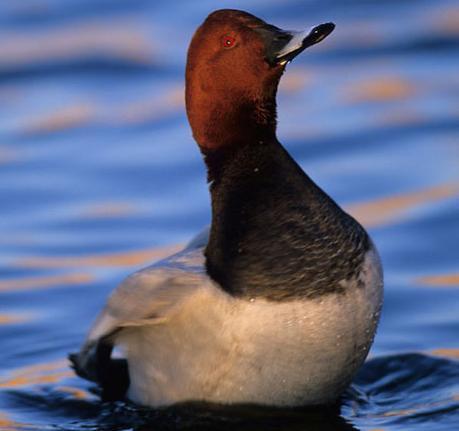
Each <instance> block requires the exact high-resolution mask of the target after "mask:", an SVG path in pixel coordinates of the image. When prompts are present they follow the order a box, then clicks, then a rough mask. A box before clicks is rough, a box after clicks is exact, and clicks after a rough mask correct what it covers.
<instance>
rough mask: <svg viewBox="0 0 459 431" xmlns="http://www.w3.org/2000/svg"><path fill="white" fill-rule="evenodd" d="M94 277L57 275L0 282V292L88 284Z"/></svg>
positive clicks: (74, 274) (86, 274)
mask: <svg viewBox="0 0 459 431" xmlns="http://www.w3.org/2000/svg"><path fill="white" fill-rule="evenodd" d="M93 281H94V276H93V275H91V274H88V273H73V274H58V275H48V276H37V277H21V278H19V277H18V278H11V279H6V280H5V279H4V280H0V292H9V291H12V290H14V291H17V290H32V289H42V288H50V287H62V286H64V285H65V286H68V285H79V284H88V283H91V282H93Z"/></svg>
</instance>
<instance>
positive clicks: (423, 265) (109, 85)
mask: <svg viewBox="0 0 459 431" xmlns="http://www.w3.org/2000/svg"><path fill="white" fill-rule="evenodd" d="M224 6H226V7H228V6H230V7H238V8H243V9H246V10H248V11H251V12H253V13H255V14H257V15H260V16H261V17H263V18H265V19H266V20H268V21H271V22H274V23H275V24H277V25H279V26H282V27H286V28H302V27H305V26H310V25H312V24H316V23H319V22H323V21H335V22H336V23H337V29H336V31H335V33H334V34H333V35H332V36H331V37H330V38H329V39H327V41H325V42H324V43H323V44H321V45H320V46H317V47H315V48H313V49H311V50H310V51H309V52H307V53H304V54H303V55H302V56H300V58H298V59H297V60H295V62H294V63H293V64H291V65H290V66H289V68H288V71H287V74H286V75H285V77H284V80H283V83H282V88H281V91H280V95H279V99H280V100H279V111H280V112H279V117H280V119H279V121H280V126H279V129H280V130H279V136H280V138H281V141H282V142H284V143H285V145H286V147H287V148H288V149H289V151H290V152H291V153H292V154H293V155H294V156H295V158H296V159H297V160H299V161H300V163H301V165H302V166H303V167H304V169H305V170H306V171H307V172H308V173H309V174H310V175H311V176H312V177H313V178H314V179H315V180H316V181H317V182H318V183H319V184H320V185H321V186H322V187H324V188H325V190H327V191H328V192H329V193H330V194H331V196H333V197H334V198H335V199H336V200H337V201H338V202H339V203H340V204H342V205H343V206H344V207H346V208H347V209H348V210H349V211H350V212H351V213H352V214H354V215H355V216H356V217H357V218H358V219H359V220H361V221H362V222H363V223H364V224H365V225H366V226H367V227H368V228H369V230H370V231H371V233H372V235H373V238H374V239H375V241H376V243H377V245H378V247H379V250H380V252H381V255H382V258H383V261H384V266H385V276H386V301H385V308H384V312H383V317H382V322H381V326H380V328H379V332H378V336H377V338H376V341H375V344H374V347H373V349H372V351H371V355H370V358H369V360H368V361H367V363H366V364H365V366H364V367H363V369H362V370H361V373H360V374H359V376H358V377H357V378H356V379H355V382H354V385H353V387H352V388H351V389H350V390H349V391H348V393H347V394H346V395H345V396H344V399H343V405H342V407H341V410H340V412H339V411H325V412H319V411H313V412H311V411H287V412H286V411H275V410H273V409H267V410H264V409H257V410H254V409H244V408H240V409H231V410H227V409H223V408H216V407H210V406H183V407H180V408H174V409H167V410H160V411H148V410H142V409H138V408H135V407H133V406H131V405H126V404H122V403H118V404H102V403H101V402H100V401H99V399H98V397H97V396H96V395H95V394H94V393H93V392H92V388H91V385H89V384H87V383H86V382H84V381H82V380H80V379H77V378H76V377H75V376H74V375H73V374H72V372H71V371H70V370H69V368H68V364H67V361H66V359H65V357H66V354H67V353H68V352H69V351H73V350H75V348H76V347H77V346H78V345H79V344H80V342H81V341H82V339H83V337H84V334H85V332H86V330H87V328H88V325H89V323H90V321H91V320H92V319H93V318H94V316H95V314H96V312H97V311H98V310H99V308H100V307H101V305H102V304H103V302H104V299H105V297H106V296H107V294H108V292H109V291H110V290H111V289H112V288H113V287H114V286H115V285H116V283H117V282H118V281H120V280H121V279H122V278H123V277H124V276H125V275H126V274H128V273H129V272H132V271H133V270H134V269H135V268H138V267H141V266H143V265H145V264H147V263H149V262H151V261H152V260H154V259H156V258H158V257H160V256H162V255H163V254H164V253H167V252H169V251H171V250H172V249H174V247H175V246H176V245H177V244H180V243H183V242H184V241H186V240H187V239H188V238H189V237H190V236H192V235H193V233H194V232H195V231H197V230H198V229H200V228H201V227H202V226H203V225H205V224H206V223H208V221H209V201H208V193H207V188H206V183H205V176H204V168H203V165H202V162H201V160H200V156H199V153H198V151H197V149H196V146H195V145H194V143H193V141H192V139H191V137H190V132H189V129H188V126H187V123H186V118H185V114H184V109H183V68H184V61H185V53H186V47H187V44H188V41H189V39H190V36H191V34H192V32H193V30H194V28H195V27H196V26H197V25H198V24H199V23H200V22H201V20H202V19H203V17H204V16H205V15H206V14H207V13H208V12H209V11H211V10H212V9H215V8H219V7H224ZM0 41H1V43H0V204H1V212H0V233H1V234H0V341H1V344H0V429H1V430H18V429H21V430H22V429H34V430H35V429H39V430H47V429H58V430H91V429H99V430H123V429H136V430H148V429H152V430H153V429H154V430H158V429H192V428H193V429H195V428H197V427H201V428H202V429H238V430H240V429H250V430H255V429H263V430H266V429H291V430H306V429H307V430H315V429H317V430H355V429H358V430H373V431H376V430H386V431H388V430H404V431H406V430H411V429H416V430H454V429H458V428H459V362H458V359H459V73H458V70H459V4H458V3H457V1H448V0H436V1H432V0H430V1H427V0H424V1H423V0H416V1H415V0H405V1H403V2H402V1H394V0H384V1H379V2H376V1H368V0H322V1H319V0H301V1H295V0H288V1H287V0H283V1H280V0H278V1H274V0H263V1H261V0H246V1H244V2H242V1H233V2H230V1H219V2H217V1H210V0H205V1H200V2H199V4H198V2H190V1H185V0H181V1H175V2H173V3H172V2H166V1H158V0H156V1H147V0H111V1H109V0H97V1H96V0H65V1H64V0H21V1H15V0H3V1H2V2H0ZM171 244H172V245H171Z"/></svg>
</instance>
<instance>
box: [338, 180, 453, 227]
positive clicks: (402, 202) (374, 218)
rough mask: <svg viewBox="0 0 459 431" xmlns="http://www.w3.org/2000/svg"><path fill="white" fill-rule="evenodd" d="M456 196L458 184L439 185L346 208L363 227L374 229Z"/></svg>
mask: <svg viewBox="0 0 459 431" xmlns="http://www.w3.org/2000/svg"><path fill="white" fill-rule="evenodd" d="M456 195H459V184H456V183H454V184H441V185H439V186H436V187H431V188H428V189H424V190H418V191H414V192H411V193H405V194H400V195H397V196H389V197H386V198H383V199H379V200H375V201H370V202H364V203H357V204H351V205H348V206H347V211H348V212H349V213H350V214H352V216H354V217H355V218H356V219H357V220H359V222H361V223H362V224H363V225H365V226H368V227H375V226H380V225H385V224H388V223H391V222H394V221H397V220H398V219H400V218H401V217H402V216H404V215H405V214H406V213H407V212H408V211H409V210H411V209H413V208H415V207H417V206H420V205H423V204H426V203H430V202H435V201H438V200H442V199H447V198H450V197H452V196H456Z"/></svg>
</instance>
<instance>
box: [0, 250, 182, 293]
mask: <svg viewBox="0 0 459 431" xmlns="http://www.w3.org/2000/svg"><path fill="white" fill-rule="evenodd" d="M182 247H183V245H172V246H168V247H162V248H154V249H146V250H136V251H130V252H124V253H111V254H99V255H89V256H50V257H30V258H26V259H22V260H20V261H18V262H16V263H15V266H21V267H33V268H71V267H72V268H73V267H82V266H90V267H100V266H136V265H145V264H148V263H151V262H152V261H155V260H158V259H161V258H164V257H166V256H168V255H170V254H172V253H175V252H177V251H179V250H180V249H181V248H182ZM0 286H1V285H0Z"/></svg>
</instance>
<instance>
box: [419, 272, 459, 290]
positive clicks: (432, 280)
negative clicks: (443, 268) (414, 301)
mask: <svg viewBox="0 0 459 431" xmlns="http://www.w3.org/2000/svg"><path fill="white" fill-rule="evenodd" d="M416 281H417V282H418V283H420V284H426V285H429V286H445V287H446V286H453V287H459V273H458V274H440V275H426V276H424V277H420V278H418V279H417V280H416Z"/></svg>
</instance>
